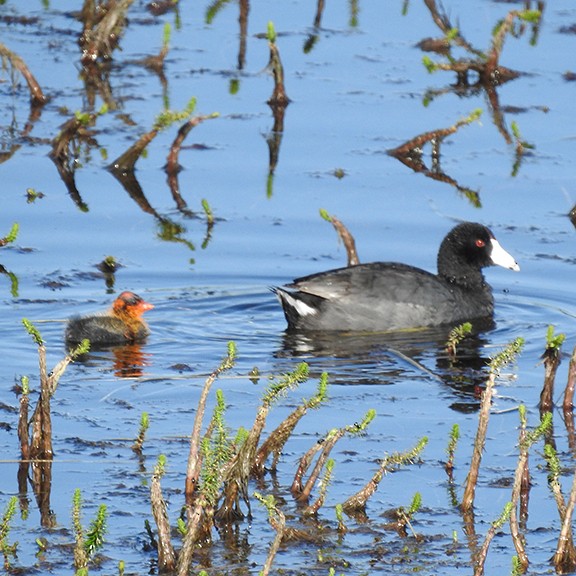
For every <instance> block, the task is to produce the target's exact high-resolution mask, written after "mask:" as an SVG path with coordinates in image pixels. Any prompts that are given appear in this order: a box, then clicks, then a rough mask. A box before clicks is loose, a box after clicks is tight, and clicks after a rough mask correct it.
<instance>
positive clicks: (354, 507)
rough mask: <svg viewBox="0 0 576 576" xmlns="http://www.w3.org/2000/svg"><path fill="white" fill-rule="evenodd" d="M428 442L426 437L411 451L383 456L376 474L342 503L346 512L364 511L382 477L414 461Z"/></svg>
mask: <svg viewBox="0 0 576 576" xmlns="http://www.w3.org/2000/svg"><path fill="white" fill-rule="evenodd" d="M427 443H428V438H426V437H424V438H422V439H421V440H419V441H418V443H417V444H416V446H415V447H414V448H412V449H411V450H410V451H409V452H406V453H395V454H391V455H390V456H387V457H386V458H383V459H382V461H381V462H380V466H379V467H378V470H376V472H375V473H374V476H372V478H371V479H370V480H369V481H368V483H367V484H366V485H365V486H364V487H363V488H362V489H361V490H359V491H358V492H356V494H354V495H353V496H350V498H348V499H347V500H346V502H344V503H343V504H342V509H343V510H344V512H346V514H356V513H358V512H362V511H364V510H365V508H366V503H367V502H368V499H369V498H370V497H371V496H372V494H374V492H376V489H377V488H378V485H379V484H380V481H381V480H382V478H383V477H384V476H385V475H386V474H387V473H388V472H391V471H392V470H395V469H396V468H398V467H400V466H402V465H404V464H409V463H411V462H413V461H414V460H415V459H416V458H417V457H418V455H419V454H420V452H421V451H422V450H423V449H424V446H426V444H427Z"/></svg>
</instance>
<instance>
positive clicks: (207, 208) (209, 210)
mask: <svg viewBox="0 0 576 576" xmlns="http://www.w3.org/2000/svg"><path fill="white" fill-rule="evenodd" d="M202 209H203V210H204V214H206V221H207V222H208V225H209V226H212V225H213V224H214V213H213V212H212V208H210V204H208V200H206V199H205V198H202Z"/></svg>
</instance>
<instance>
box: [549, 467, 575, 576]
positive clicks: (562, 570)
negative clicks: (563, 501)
mask: <svg viewBox="0 0 576 576" xmlns="http://www.w3.org/2000/svg"><path fill="white" fill-rule="evenodd" d="M575 505H576V472H574V477H573V480H572V488H571V490H570V497H569V499H568V505H567V506H566V508H565V510H564V518H562V528H561V530H560V536H559V537H558V546H557V547H556V552H555V554H554V561H553V562H554V567H555V568H556V572H557V573H558V574H568V573H572V572H574V571H575V570H576V548H575V547H574V540H573V534H572V517H573V515H574V506H575Z"/></svg>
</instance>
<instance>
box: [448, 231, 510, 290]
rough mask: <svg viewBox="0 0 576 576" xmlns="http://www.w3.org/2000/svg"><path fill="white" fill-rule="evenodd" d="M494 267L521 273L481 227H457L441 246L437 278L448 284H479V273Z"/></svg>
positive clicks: (480, 281)
mask: <svg viewBox="0 0 576 576" xmlns="http://www.w3.org/2000/svg"><path fill="white" fill-rule="evenodd" d="M494 265H497V266H502V267H503V268H508V269H509V270H515V271H518V270H520V267H519V266H518V264H517V263H516V260H514V258H513V257H512V256H511V255H510V254H508V252H506V250H504V248H502V246H500V243H499V242H498V240H496V238H495V237H494V234H492V232H491V231H490V230H489V229H488V228H486V226H483V225H482V224H476V223H474V222H464V223H463V224H458V226H456V227H454V228H453V229H452V230H451V231H450V232H449V233H448V235H447V236H446V238H444V240H443V241H442V244H440V250H439V252H438V274H439V275H440V276H442V277H444V278H446V279H447V280H449V281H450V282H455V283H457V284H466V285H470V284H476V283H482V282H483V276H482V272H481V271H480V270H481V269H482V268H485V267H486V266H494Z"/></svg>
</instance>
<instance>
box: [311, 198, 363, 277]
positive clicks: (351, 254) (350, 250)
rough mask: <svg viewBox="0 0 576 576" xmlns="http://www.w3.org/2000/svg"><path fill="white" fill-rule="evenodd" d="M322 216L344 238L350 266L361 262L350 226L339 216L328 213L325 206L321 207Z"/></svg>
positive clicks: (343, 241) (341, 238)
mask: <svg viewBox="0 0 576 576" xmlns="http://www.w3.org/2000/svg"><path fill="white" fill-rule="evenodd" d="M320 216H321V217H322V218H323V219H324V220H326V221H327V222H330V224H332V226H334V229H335V230H336V233H337V234H338V237H339V238H340V240H342V243H343V244H344V248H346V254H347V255H348V266H355V265H356V264H360V259H359V258H358V253H357V252H356V242H355V240H354V236H352V234H351V233H350V231H349V230H348V228H347V227H346V226H345V225H344V224H343V223H342V222H341V221H340V220H339V219H338V218H336V216H332V215H331V214H328V211H327V210H324V208H320Z"/></svg>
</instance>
